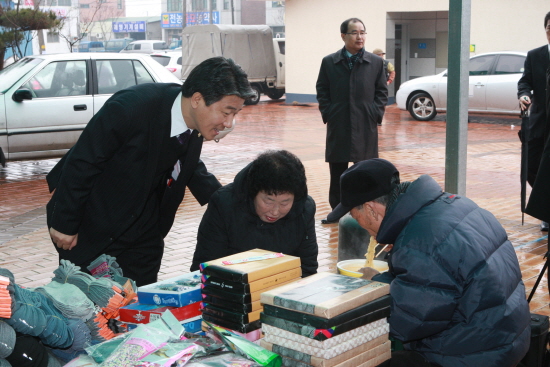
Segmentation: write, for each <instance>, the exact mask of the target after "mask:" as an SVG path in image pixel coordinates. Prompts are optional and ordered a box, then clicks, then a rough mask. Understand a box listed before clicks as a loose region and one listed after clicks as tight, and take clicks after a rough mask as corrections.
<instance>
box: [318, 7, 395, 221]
mask: <svg viewBox="0 0 550 367" xmlns="http://www.w3.org/2000/svg"><path fill="white" fill-rule="evenodd" d="M340 33H341V37H342V40H343V41H344V47H343V48H342V49H341V50H338V51H336V52H335V53H333V54H330V55H328V56H325V57H324V58H323V61H322V63H321V70H320V71H319V77H318V78H317V101H319V110H320V111H321V115H322V118H323V122H324V123H325V124H327V138H326V150H325V161H326V162H328V163H329V168H330V188H329V203H330V206H331V208H332V209H334V208H335V207H336V205H338V203H339V202H340V176H341V175H342V173H343V172H344V171H345V170H346V169H347V168H348V164H349V162H358V161H362V160H365V159H369V158H377V157H378V129H377V122H378V121H381V120H382V116H383V115H384V109H385V106H386V103H387V102H388V86H387V83H386V71H385V68H384V60H383V59H382V58H380V57H378V56H376V55H374V54H372V53H370V52H367V51H365V48H364V47H365V38H366V35H367V32H366V31H365V25H364V24H363V22H362V21H361V20H360V19H357V18H351V19H347V20H345V21H344V22H343V23H342V24H341V26H340ZM322 223H324V224H326V223H331V221H330V220H329V219H323V221H322Z"/></svg>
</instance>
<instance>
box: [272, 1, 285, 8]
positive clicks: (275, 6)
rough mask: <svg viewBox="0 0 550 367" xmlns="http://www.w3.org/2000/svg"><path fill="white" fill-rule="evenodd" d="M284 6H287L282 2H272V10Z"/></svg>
mask: <svg viewBox="0 0 550 367" xmlns="http://www.w3.org/2000/svg"><path fill="white" fill-rule="evenodd" d="M284 6H285V4H284V2H282V1H272V2H271V7H272V8H282V7H284Z"/></svg>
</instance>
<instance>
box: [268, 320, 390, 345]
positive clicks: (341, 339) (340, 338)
mask: <svg viewBox="0 0 550 367" xmlns="http://www.w3.org/2000/svg"><path fill="white" fill-rule="evenodd" d="M385 325H388V322H387V321H386V319H385V318H384V319H380V320H376V321H374V322H371V323H369V324H366V325H363V326H360V327H358V328H354V329H352V330H350V331H347V332H345V333H343V334H340V335H337V336H335V337H333V338H330V339H327V340H322V341H321V340H314V339H311V338H308V337H306V336H302V335H299V334H295V333H293V332H291V331H288V330H284V329H281V328H278V327H275V326H271V325H268V324H262V331H263V332H264V333H265V334H266V335H273V336H278V337H281V338H285V339H288V340H290V341H292V342H296V343H300V344H303V345H307V346H311V347H314V348H319V349H323V350H326V349H330V348H334V347H336V346H338V345H339V344H343V343H345V342H347V341H348V340H351V339H353V338H355V337H358V336H360V335H364V334H367V333H369V332H371V331H373V330H375V329H377V328H379V327H381V326H385ZM387 329H388V330H389V325H388V326H387ZM376 337H378V336H376Z"/></svg>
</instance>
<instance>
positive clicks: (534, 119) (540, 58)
mask: <svg viewBox="0 0 550 367" xmlns="http://www.w3.org/2000/svg"><path fill="white" fill-rule="evenodd" d="M549 60H550V56H549V53H548V45H544V46H542V47H539V48H535V49H533V50H531V51H529V52H528V53H527V58H526V59H525V64H524V68H523V75H522V76H521V78H520V79H519V81H518V98H520V97H522V96H528V97H529V98H530V99H531V108H530V110H531V112H530V116H529V122H530V124H529V139H533V138H542V137H543V136H544V132H545V128H546V125H547V123H546V105H545V99H546V85H545V80H546V78H545V76H546V69H547V68H548V65H549V64H550V61H549Z"/></svg>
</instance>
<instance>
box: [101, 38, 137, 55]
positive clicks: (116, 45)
mask: <svg viewBox="0 0 550 367" xmlns="http://www.w3.org/2000/svg"><path fill="white" fill-rule="evenodd" d="M133 41H134V39H133V38H117V39H112V40H109V41H107V42H105V51H106V52H120V51H121V50H123V49H124V48H126V46H128V45H129V44H130V42H133Z"/></svg>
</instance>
